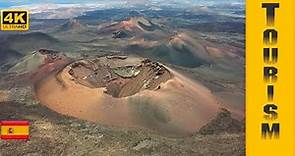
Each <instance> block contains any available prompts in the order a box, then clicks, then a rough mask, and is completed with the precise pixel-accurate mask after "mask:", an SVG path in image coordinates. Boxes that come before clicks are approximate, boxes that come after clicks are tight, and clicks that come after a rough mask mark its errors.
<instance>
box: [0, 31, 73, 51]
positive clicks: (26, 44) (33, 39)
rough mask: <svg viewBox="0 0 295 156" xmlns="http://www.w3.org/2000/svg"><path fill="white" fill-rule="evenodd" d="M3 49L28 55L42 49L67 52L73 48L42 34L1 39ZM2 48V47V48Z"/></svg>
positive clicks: (36, 33)
mask: <svg viewBox="0 0 295 156" xmlns="http://www.w3.org/2000/svg"><path fill="white" fill-rule="evenodd" d="M0 45H1V46H2V48H3V49H12V50H15V51H18V52H19V53H22V54H26V53H29V52H32V51H34V50H36V49H40V48H48V49H57V50H61V51H62V50H67V49H71V46H70V45H68V44H65V43H63V42H61V41H60V40H58V39H56V38H54V37H51V36H50V35H47V34H45V33H42V32H33V33H25V34H14V35H10V36H8V37H6V38H3V39H0ZM1 46H0V47H1Z"/></svg>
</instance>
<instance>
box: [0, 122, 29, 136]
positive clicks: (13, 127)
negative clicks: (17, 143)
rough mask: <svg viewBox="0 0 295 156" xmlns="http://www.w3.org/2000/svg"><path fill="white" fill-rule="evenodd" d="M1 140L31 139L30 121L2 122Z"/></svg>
mask: <svg viewBox="0 0 295 156" xmlns="http://www.w3.org/2000/svg"><path fill="white" fill-rule="evenodd" d="M0 126H1V139H3V140H27V139H29V122H28V121H1V122H0Z"/></svg>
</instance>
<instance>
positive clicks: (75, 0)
mask: <svg viewBox="0 0 295 156" xmlns="http://www.w3.org/2000/svg"><path fill="white" fill-rule="evenodd" d="M149 1H153V2H159V1H160V2H161V1H162V2H165V3H169V2H179V3H182V2H192V3H203V2H205V3H220V2H241V3H242V2H244V1H243V0H0V8H9V7H13V6H20V5H30V4H42V3H46V4H95V3H112V2H114V3H115V2H129V3H131V4H132V3H134V4H140V3H143V4H144V3H148V2H149Z"/></svg>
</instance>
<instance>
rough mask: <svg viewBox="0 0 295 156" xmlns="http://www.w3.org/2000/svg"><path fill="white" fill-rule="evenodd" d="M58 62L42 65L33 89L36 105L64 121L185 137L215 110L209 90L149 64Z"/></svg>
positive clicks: (129, 60) (120, 59)
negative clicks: (52, 112)
mask: <svg viewBox="0 0 295 156" xmlns="http://www.w3.org/2000/svg"><path fill="white" fill-rule="evenodd" d="M39 52H40V51H39ZM41 52H42V51H41ZM50 54H51V53H50ZM45 55H47V54H45ZM54 55H57V56H60V55H61V54H54ZM62 60H70V59H68V58H65V59H63V58H61V61H62ZM62 62H64V64H62V65H61V64H60V63H58V66H57V67H58V68H57V67H55V65H54V64H55V62H52V63H49V64H48V63H47V64H48V65H41V66H40V68H39V69H37V71H36V72H34V73H35V74H34V75H33V76H34V77H38V78H39V77H42V80H40V81H38V82H37V83H36V84H35V87H34V88H35V92H36V97H37V98H38V100H39V101H40V102H41V104H43V105H45V106H47V107H48V108H50V109H52V110H54V111H56V112H58V113H61V114H64V115H68V116H72V117H76V118H79V119H83V120H88V121H91V122H96V123H99V124H103V125H108V126H116V127H122V128H140V129H146V130H151V131H154V132H157V133H160V134H163V135H169V136H186V135H190V134H193V133H195V132H196V131H198V130H199V129H200V128H201V127H202V126H204V125H206V124H207V123H208V122H209V121H210V120H212V119H213V118H214V117H215V116H216V115H217V113H218V111H219V108H220V104H219V103H218V100H217V99H216V97H215V96H214V95H213V94H212V93H211V91H210V90H209V89H208V88H206V87H205V86H203V85H202V84H200V83H198V82H195V81H192V80H190V79H189V78H187V77H185V76H183V75H182V74H180V73H178V72H176V71H174V70H173V69H171V68H168V67H167V66H164V65H163V64H161V63H158V62H155V61H152V60H149V59H145V58H140V57H135V56H117V55H112V56H99V57H98V56H93V57H88V58H86V59H80V60H76V61H62ZM45 64H46V61H45ZM47 66H48V67H50V69H51V68H52V69H51V70H44V69H43V68H44V67H47ZM46 69H47V68H46ZM52 71H55V72H52ZM40 75H41V76H40ZM180 117H181V118H180Z"/></svg>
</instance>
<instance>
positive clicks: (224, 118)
mask: <svg viewBox="0 0 295 156" xmlns="http://www.w3.org/2000/svg"><path fill="white" fill-rule="evenodd" d="M242 131H243V123H242V122H240V121H238V120H236V119H234V118H232V116H231V112H230V111H228V110H227V109H224V108H222V109H221V111H220V112H219V114H218V115H217V117H216V118H215V119H213V120H212V121H210V122H209V123H208V124H207V125H205V126H204V127H202V128H201V129H200V131H199V133H200V134H203V135H211V134H221V133H240V132H242Z"/></svg>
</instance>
